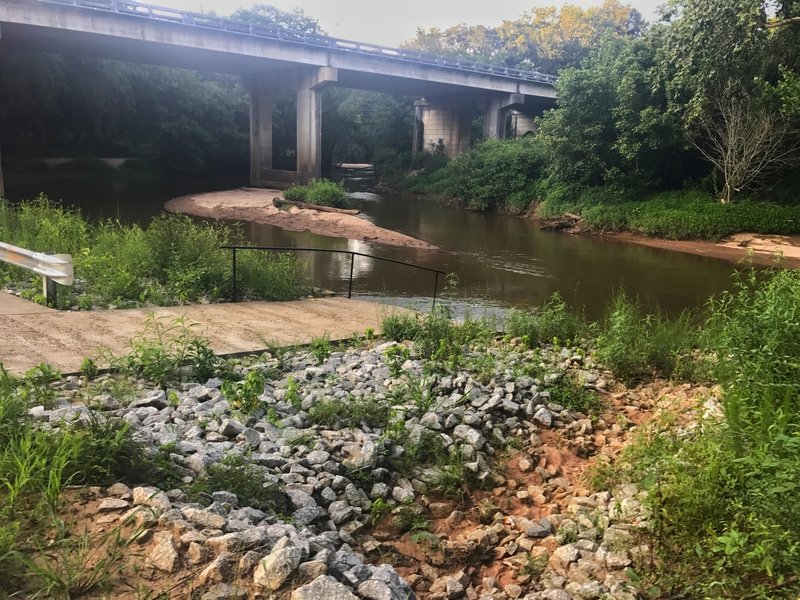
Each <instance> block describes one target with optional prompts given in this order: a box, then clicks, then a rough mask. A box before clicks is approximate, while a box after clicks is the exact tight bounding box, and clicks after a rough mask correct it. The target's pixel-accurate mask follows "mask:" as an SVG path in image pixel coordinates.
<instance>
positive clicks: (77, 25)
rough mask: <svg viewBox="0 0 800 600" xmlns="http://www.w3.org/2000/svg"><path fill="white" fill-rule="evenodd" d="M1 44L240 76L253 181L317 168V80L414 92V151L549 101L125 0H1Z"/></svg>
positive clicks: (380, 52) (446, 72) (484, 73)
mask: <svg viewBox="0 0 800 600" xmlns="http://www.w3.org/2000/svg"><path fill="white" fill-rule="evenodd" d="M0 44H2V45H3V46H4V47H9V48H14V47H16V48H31V49H41V50H50V51H55V52H60V53H78V54H83V55H89V56H96V57H99V58H109V59H117V60H123V61H131V62H142V63H148V64H156V65H164V66H174V67H184V68H192V69H198V70H203V71H212V72H221V73H232V74H238V75H241V76H242V78H243V81H244V83H245V85H246V87H247V89H248V91H249V95H250V160H251V183H252V184H253V185H256V186H259V185H274V184H286V183H292V182H296V181H300V182H305V181H308V180H309V179H312V178H315V177H319V176H320V174H321V168H322V160H321V131H322V123H321V103H320V102H321V90H322V89H324V88H325V87H326V86H329V85H340V86H343V87H350V88H358V89H365V90H373V91H379V92H387V93H394V94H402V95H411V96H415V97H418V98H422V99H421V100H419V101H418V102H417V103H416V115H417V120H416V128H415V129H416V131H415V136H414V141H413V145H414V150H415V151H418V150H422V149H426V148H429V147H431V146H441V144H443V145H444V152H445V153H446V154H447V155H448V156H449V157H453V156H456V155H457V154H458V153H459V152H462V151H464V150H466V149H467V148H468V147H469V144H470V124H471V117H472V115H473V114H474V113H475V112H476V111H477V110H481V111H483V112H484V115H485V118H484V134H485V137H487V138H492V137H494V138H502V137H505V135H506V132H505V123H506V114H507V113H508V111H514V112H515V114H517V115H523V118H522V120H523V121H524V115H532V114H536V113H539V112H541V111H542V110H544V109H545V108H549V107H550V106H552V104H553V101H554V99H555V90H554V87H553V84H554V82H555V77H553V76H550V75H544V74H541V73H536V72H525V71H520V70H516V69H510V68H507V67H503V66H497V65H486V64H481V63H476V62H473V61H468V60H463V59H456V58H445V57H441V56H432V55H428V54H423V53H420V52H417V51H411V50H400V49H395V48H386V47H382V46H377V45H373V44H362V43H358V42H351V41H347V40H340V39H336V38H331V37H327V36H320V35H314V34H308V33H300V32H293V31H288V30H285V29H281V28H277V27H276V28H268V27H261V26H256V25H250V24H243V23H237V22H233V21H229V20H226V19H221V18H217V17H209V16H207V15H201V14H197V13H190V12H184V11H179V10H174V9H169V8H161V7H155V6H150V5H147V4H141V3H138V2H131V1H124V0H0ZM286 93H293V94H296V99H297V102H296V105H297V170H296V171H285V170H277V169H274V168H273V163H272V151H273V144H272V106H273V99H274V97H275V96H276V95H277V94H286ZM518 122H520V120H519V119H517V120H516V121H515V123H518ZM521 133H524V132H521ZM440 140H441V142H440ZM0 181H2V175H0Z"/></svg>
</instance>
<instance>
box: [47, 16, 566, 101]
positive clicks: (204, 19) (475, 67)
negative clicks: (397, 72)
mask: <svg viewBox="0 0 800 600" xmlns="http://www.w3.org/2000/svg"><path fill="white" fill-rule="evenodd" d="M39 2H42V3H44V4H56V5H59V6H74V7H76V8H82V9H89V10H96V11H97V10H101V11H106V12H113V13H117V14H121V15H127V16H132V17H141V18H146V19H153V20H157V21H165V22H169V23H174V24H178V25H189V26H192V27H199V28H203V29H216V30H219V31H225V32H228V33H235V34H239V35H250V36H255V37H261V38H267V39H272V40H279V41H284V42H289V43H293V44H303V45H306V46H314V47H316V48H320V47H322V48H328V49H330V50H336V51H340V52H348V53H357V54H364V55H368V56H379V57H381V58H387V59H390V60H399V61H405V62H414V63H419V64H424V65H429V66H435V67H442V68H448V69H455V70H459V71H472V72H475V71H477V72H481V73H488V74H489V75H497V76H499V77H507V78H510V79H517V80H522V81H534V82H537V83H544V84H547V85H553V84H554V83H555V82H556V80H557V79H558V78H557V77H556V76H555V75H547V74H545V73H539V72H538V71H522V70H520V69H513V68H511V67H507V66H504V65H498V64H493V63H482V62H477V61H474V60H469V59H465V58H459V57H453V56H443V55H438V54H427V53H425V52H422V51H419V50H406V49H402V48H392V47H390V46H381V45H378V44H366V43H361V42H355V41H352V40H345V39H340V38H334V37H330V36H327V35H320V34H317V33H308V32H306V31H294V30H291V29H284V28H282V27H265V26H261V25H253V24H250V23H241V22H238V21H233V20H231V19H225V18H222V17H217V16H210V15H204V14H202V13H195V12H190V11H184V10H178V9H175V8H168V7H164V6H155V5H152V4H145V3H142V2H135V1H132V0H39Z"/></svg>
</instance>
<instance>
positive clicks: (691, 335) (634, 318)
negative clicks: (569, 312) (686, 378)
mask: <svg viewBox="0 0 800 600" xmlns="http://www.w3.org/2000/svg"><path fill="white" fill-rule="evenodd" d="M695 320H696V319H695V318H694V317H693V316H692V315H691V314H690V313H683V314H681V315H679V316H678V317H676V318H674V319H670V318H668V317H666V316H665V315H663V314H661V313H660V312H656V313H655V314H645V312H644V311H643V310H642V307H641V306H640V305H639V303H638V302H636V301H633V300H631V299H630V298H628V296H627V295H626V294H625V292H624V291H620V292H618V293H617V294H616V295H615V296H614V298H613V299H612V301H611V304H610V305H609V308H608V310H607V311H606V315H605V317H604V319H603V322H602V324H601V329H600V333H599V335H598V336H597V341H596V343H597V357H598V359H599V360H600V361H601V362H603V363H604V364H605V365H606V366H607V367H608V368H610V369H611V371H612V372H613V373H614V374H615V375H616V376H617V377H619V378H620V379H622V380H624V381H627V382H632V381H634V380H636V379H637V378H638V377H641V376H643V375H645V374H648V373H653V372H657V373H659V374H660V375H662V376H665V377H670V376H672V374H673V373H674V372H675V369H676V367H677V366H678V363H679V361H681V360H690V358H689V357H690V355H691V352H692V350H693V349H695V348H696V347H697V345H698V344H699V339H698V328H697V326H696V323H695ZM684 372H689V371H684Z"/></svg>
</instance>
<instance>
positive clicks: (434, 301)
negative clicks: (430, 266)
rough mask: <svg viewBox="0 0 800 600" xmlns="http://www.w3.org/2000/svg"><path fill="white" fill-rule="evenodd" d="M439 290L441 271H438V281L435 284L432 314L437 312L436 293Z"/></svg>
mask: <svg viewBox="0 0 800 600" xmlns="http://www.w3.org/2000/svg"><path fill="white" fill-rule="evenodd" d="M438 289H439V271H436V281H435V282H434V284H433V304H432V305H431V312H433V311H435V310H436V291H437V290H438Z"/></svg>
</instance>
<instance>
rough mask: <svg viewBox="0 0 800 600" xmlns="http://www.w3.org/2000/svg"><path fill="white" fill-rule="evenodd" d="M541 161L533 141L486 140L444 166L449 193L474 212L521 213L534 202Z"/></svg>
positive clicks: (524, 139)
mask: <svg viewBox="0 0 800 600" xmlns="http://www.w3.org/2000/svg"><path fill="white" fill-rule="evenodd" d="M544 160H545V158H544V152H543V150H542V148H541V145H540V143H539V142H538V141H537V140H536V138H521V139H518V140H488V141H486V142H483V143H482V144H480V145H478V146H476V147H475V148H473V149H471V150H470V151H469V152H465V153H464V154H461V155H459V156H458V157H456V158H455V159H454V160H453V161H451V162H450V163H449V164H448V165H447V167H446V169H447V172H448V176H449V177H450V181H451V190H450V191H451V192H452V193H453V195H454V196H456V197H458V198H460V199H462V200H463V201H464V202H466V204H467V206H469V207H470V208H474V209H476V210H493V209H497V208H506V209H508V210H510V211H511V212H515V213H522V212H525V211H526V210H527V209H528V206H529V205H530V204H531V202H532V201H533V200H534V198H535V191H534V189H535V188H534V186H535V183H536V181H537V180H538V179H540V178H541V177H542V173H543V169H544V165H545V163H544Z"/></svg>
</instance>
